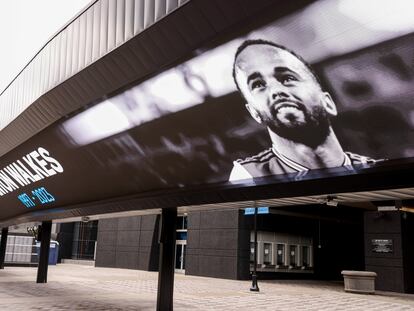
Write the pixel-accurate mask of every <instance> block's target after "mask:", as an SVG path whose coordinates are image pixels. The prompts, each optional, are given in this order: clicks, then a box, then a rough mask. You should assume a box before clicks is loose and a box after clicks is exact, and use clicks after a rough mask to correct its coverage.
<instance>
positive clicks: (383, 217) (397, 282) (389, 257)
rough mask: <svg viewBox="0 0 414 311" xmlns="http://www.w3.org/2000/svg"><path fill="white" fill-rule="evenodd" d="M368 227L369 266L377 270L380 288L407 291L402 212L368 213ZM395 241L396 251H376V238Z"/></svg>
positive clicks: (367, 255) (377, 287) (366, 222)
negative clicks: (373, 243)
mask: <svg viewBox="0 0 414 311" xmlns="http://www.w3.org/2000/svg"><path fill="white" fill-rule="evenodd" d="M364 227H365V230H364V231H365V269H366V270H367V271H374V272H376V273H377V279H376V284H375V287H376V289H377V290H385V291H394V292H405V286H404V265H403V252H404V249H403V248H402V240H401V238H402V230H401V213H400V212H394V211H391V212H367V213H365V217H364ZM374 239H383V240H392V251H390V252H383V253H379V252H375V251H374V250H373V245H372V240H374Z"/></svg>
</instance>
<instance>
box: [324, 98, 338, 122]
mask: <svg viewBox="0 0 414 311" xmlns="http://www.w3.org/2000/svg"><path fill="white" fill-rule="evenodd" d="M322 96H323V97H322V104H323V106H324V107H325V110H326V111H327V112H328V113H329V114H330V115H331V116H334V117H335V116H336V115H337V114H338V110H336V105H335V103H334V101H333V99H332V97H331V94H329V93H328V92H323V95H322Z"/></svg>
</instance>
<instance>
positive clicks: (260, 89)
mask: <svg viewBox="0 0 414 311" xmlns="http://www.w3.org/2000/svg"><path fill="white" fill-rule="evenodd" d="M235 72H236V80H237V82H238V85H239V87H240V90H241V92H242V93H243V95H244V97H245V99H246V101H247V108H248V109H249V112H250V113H251V114H252V116H253V117H254V118H255V119H256V121H258V122H260V123H263V124H264V125H266V126H267V127H269V128H270V129H271V130H272V131H273V132H275V133H276V134H278V135H280V136H282V137H285V138H288V139H291V140H297V141H301V140H302V139H307V137H311V138H312V137H313V138H314V139H317V140H318V141H319V140H323V139H325V138H326V135H328V131H329V126H330V125H329V120H328V114H329V113H330V114H336V109H335V105H334V104H333V102H332V100H331V98H330V96H329V94H327V93H325V92H323V91H322V90H321V88H320V86H319V84H318V83H317V81H316V79H315V78H314V76H313V75H312V74H311V72H310V71H309V69H308V68H307V67H306V66H305V64H303V63H302V62H301V61H300V60H299V59H298V58H296V57H295V56H294V55H292V54H291V53H289V52H287V51H285V50H283V49H280V48H277V47H274V46H270V45H266V44H255V45H251V46H248V47H246V48H245V49H244V50H243V51H242V52H241V53H240V54H239V55H238V57H237V60H236V64H235ZM315 135H316V136H318V137H315ZM320 136H323V137H320Z"/></svg>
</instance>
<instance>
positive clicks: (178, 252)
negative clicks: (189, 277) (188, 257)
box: [175, 241, 187, 273]
mask: <svg viewBox="0 0 414 311" xmlns="http://www.w3.org/2000/svg"><path fill="white" fill-rule="evenodd" d="M186 247H187V241H177V244H176V246H175V272H178V273H184V272H185V249H186Z"/></svg>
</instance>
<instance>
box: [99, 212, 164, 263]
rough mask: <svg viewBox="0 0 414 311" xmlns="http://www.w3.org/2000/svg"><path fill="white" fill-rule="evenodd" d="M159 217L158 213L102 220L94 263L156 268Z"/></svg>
mask: <svg viewBox="0 0 414 311" xmlns="http://www.w3.org/2000/svg"><path fill="white" fill-rule="evenodd" d="M158 221H159V217H158V216H157V215H145V216H134V217H123V218H114V219H102V220H100V221H99V225H98V243H97V250H96V262H95V265H96V266H97V267H113V268H126V269H140V270H149V271H154V270H157V267H158V241H157V238H158Z"/></svg>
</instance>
